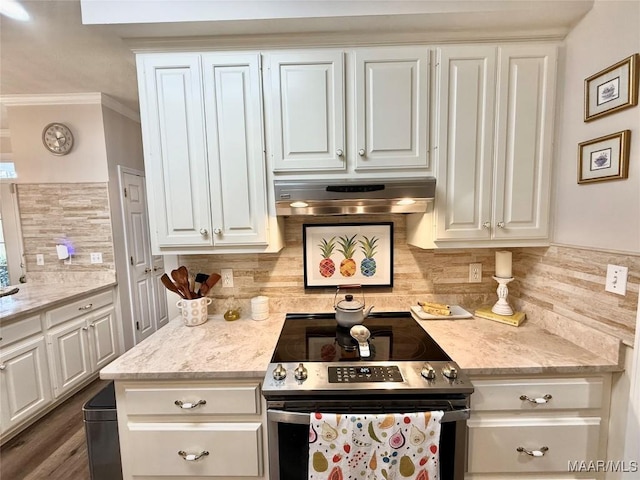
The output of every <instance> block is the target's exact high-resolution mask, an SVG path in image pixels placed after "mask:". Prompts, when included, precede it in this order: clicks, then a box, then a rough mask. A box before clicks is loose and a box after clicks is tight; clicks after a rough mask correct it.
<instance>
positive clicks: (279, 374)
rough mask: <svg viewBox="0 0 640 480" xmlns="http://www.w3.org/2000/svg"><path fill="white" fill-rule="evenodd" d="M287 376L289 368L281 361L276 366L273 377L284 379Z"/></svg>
mask: <svg viewBox="0 0 640 480" xmlns="http://www.w3.org/2000/svg"><path fill="white" fill-rule="evenodd" d="M286 376H287V370H286V369H285V368H284V367H283V366H282V364H281V363H279V364H278V365H277V366H276V368H275V369H274V370H273V378H274V379H275V380H284V378H285V377H286Z"/></svg>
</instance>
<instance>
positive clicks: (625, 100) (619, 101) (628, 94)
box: [584, 54, 638, 122]
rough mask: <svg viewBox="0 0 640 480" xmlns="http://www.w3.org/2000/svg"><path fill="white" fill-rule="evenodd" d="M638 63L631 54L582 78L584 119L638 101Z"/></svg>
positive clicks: (636, 57) (593, 117) (630, 105)
mask: <svg viewBox="0 0 640 480" xmlns="http://www.w3.org/2000/svg"><path fill="white" fill-rule="evenodd" d="M637 63H638V55H637V54H633V55H631V56H630V57H629V58H625V59H624V60H621V61H620V62H618V63H616V64H615V65H611V66H610V67H608V68H605V69H604V70H602V71H600V72H598V73H596V74H595V75H591V76H590V77H589V78H587V79H586V80H585V81H584V96H585V100H584V121H585V122H590V121H591V120H595V119H596V118H600V117H603V116H605V115H609V114H610V113H614V112H618V111H620V110H624V109H625V108H629V107H633V106H634V105H637V104H638V65H637Z"/></svg>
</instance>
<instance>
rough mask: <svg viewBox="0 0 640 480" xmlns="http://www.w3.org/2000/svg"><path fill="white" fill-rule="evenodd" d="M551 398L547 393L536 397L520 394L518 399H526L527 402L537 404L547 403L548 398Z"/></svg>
mask: <svg viewBox="0 0 640 480" xmlns="http://www.w3.org/2000/svg"><path fill="white" fill-rule="evenodd" d="M552 398H553V397H552V396H551V395H549V394H548V393H547V394H546V395H545V396H544V397H538V398H531V397H527V396H526V395H520V400H526V401H527V402H529V403H537V404H542V403H549V400H551V399H552Z"/></svg>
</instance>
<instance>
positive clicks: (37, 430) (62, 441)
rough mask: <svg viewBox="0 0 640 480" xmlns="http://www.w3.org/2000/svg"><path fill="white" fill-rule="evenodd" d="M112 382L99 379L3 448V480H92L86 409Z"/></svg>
mask: <svg viewBox="0 0 640 480" xmlns="http://www.w3.org/2000/svg"><path fill="white" fill-rule="evenodd" d="M107 383H108V382H107V381H105V380H96V381H95V382H93V383H91V384H89V385H88V386H87V387H86V388H84V389H83V390H81V391H80V392H78V393H76V394H75V395H74V396H73V397H71V398H69V399H68V400H67V401H65V402H64V403H62V404H61V405H60V406H59V407H57V408H56V409H55V410H53V411H52V412H51V413H49V414H47V415H46V416H44V417H43V418H41V419H40V420H38V421H37V422H36V423H34V424H33V425H32V426H30V427H29V428H27V429H26V430H24V431H23V432H21V433H20V434H18V435H17V436H15V437H14V438H12V439H11V440H9V441H8V442H7V443H6V444H4V445H3V446H2V447H1V448H0V479H1V480H41V479H47V480H89V478H90V475H89V460H88V457H87V444H86V438H85V434H84V424H83V414H82V406H83V405H84V403H85V402H86V401H87V400H89V399H90V398H91V397H93V396H94V395H95V394H96V393H98V392H99V391H100V390H101V389H102V388H103V387H104V386H105V385H106V384H107Z"/></svg>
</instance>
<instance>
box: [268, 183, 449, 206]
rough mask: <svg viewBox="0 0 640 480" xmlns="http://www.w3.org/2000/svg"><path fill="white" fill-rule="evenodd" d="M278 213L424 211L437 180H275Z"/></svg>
mask: <svg viewBox="0 0 640 480" xmlns="http://www.w3.org/2000/svg"><path fill="white" fill-rule="evenodd" d="M274 187H275V199H276V214H277V215H349V214H362V213H364V214H373V213H420V212H426V211H427V207H428V205H429V203H431V202H432V201H433V198H434V196H435V191H436V179H435V178H433V177H426V178H411V179H384V180H383V179H381V180H378V179H370V180H340V181H334V180H275V181H274Z"/></svg>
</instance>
